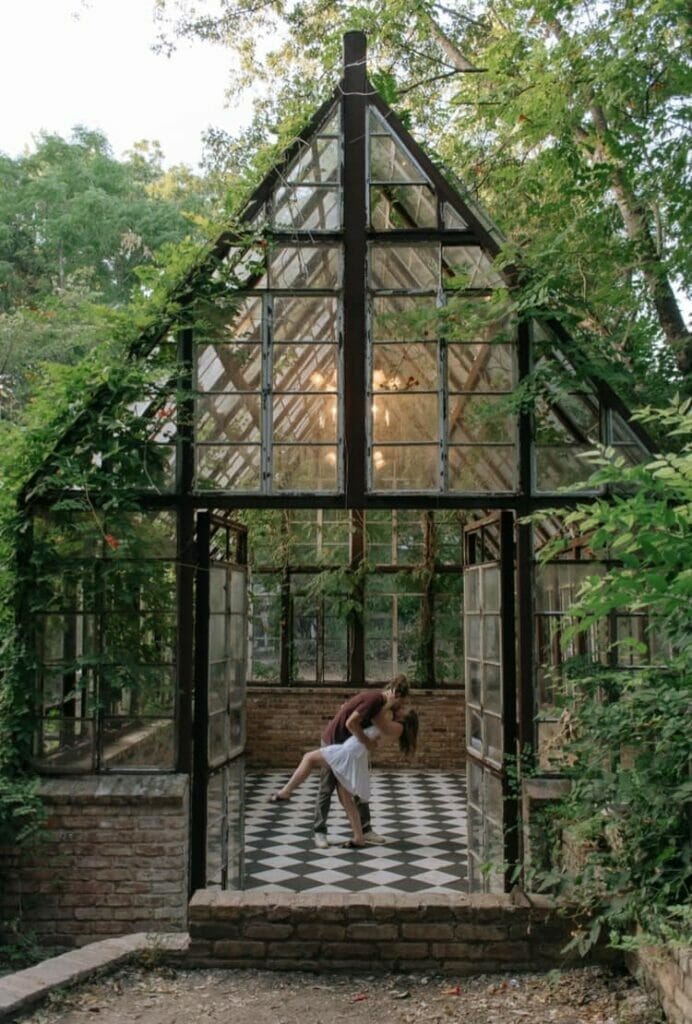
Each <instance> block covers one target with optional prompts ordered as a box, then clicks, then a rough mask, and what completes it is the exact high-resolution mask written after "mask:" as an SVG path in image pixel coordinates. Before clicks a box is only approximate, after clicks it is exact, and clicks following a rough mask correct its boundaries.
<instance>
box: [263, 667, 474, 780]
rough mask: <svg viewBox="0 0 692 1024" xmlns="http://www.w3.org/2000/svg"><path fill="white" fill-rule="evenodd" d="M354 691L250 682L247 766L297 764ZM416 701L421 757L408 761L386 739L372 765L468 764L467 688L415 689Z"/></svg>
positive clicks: (435, 766) (436, 766)
mask: <svg viewBox="0 0 692 1024" xmlns="http://www.w3.org/2000/svg"><path fill="white" fill-rule="evenodd" d="M354 692H355V691H354V690H349V689H345V688H340V687H328V688H327V687H325V688H322V687H319V688H318V687H305V688H302V687H301V688H298V687H296V688H290V687H286V688H282V687H272V686H251V687H250V688H249V690H248V695H247V746H246V755H247V764H248V766H249V767H251V768H260V767H261V768H293V767H294V766H295V765H296V764H297V763H298V761H299V760H300V758H301V756H302V755H303V754H304V753H305V751H306V750H312V749H314V748H315V747H318V746H319V742H320V735H321V733H322V730H323V729H324V726H325V725H326V724H327V722H328V721H329V720H330V718H332V717H333V716H334V713H335V712H336V710H337V708H338V707H339V705H340V704H342V703H343V701H345V700H347V699H348V697H350V696H352V695H353V693H354ZM411 700H412V703H413V706H414V707H415V709H416V711H417V712H418V715H419V718H420V733H419V738H418V752H417V754H416V757H415V758H414V759H413V760H411V761H408V760H404V759H403V757H402V755H401V754H400V753H399V747H398V745H397V744H396V743H392V742H391V741H390V742H382V743H380V746H379V750H378V752H377V753H376V755H375V756H374V757H373V765H375V767H390V766H391V767H394V766H399V767H401V766H404V765H405V766H407V767H413V768H430V769H436V770H438V771H449V770H450V769H453V768H463V767H464V765H465V763H466V759H465V755H464V707H465V705H464V694H463V691H461V690H414V691H413V692H412V694H411Z"/></svg>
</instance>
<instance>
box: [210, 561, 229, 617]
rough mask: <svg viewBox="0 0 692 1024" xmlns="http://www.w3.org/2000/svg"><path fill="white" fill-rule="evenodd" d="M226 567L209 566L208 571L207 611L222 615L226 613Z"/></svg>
mask: <svg viewBox="0 0 692 1024" xmlns="http://www.w3.org/2000/svg"><path fill="white" fill-rule="evenodd" d="M226 607H227V601H226V567H225V566H220V565H211V567H210V569H209V611H210V612H212V614H217V615H223V614H224V613H225V611H226Z"/></svg>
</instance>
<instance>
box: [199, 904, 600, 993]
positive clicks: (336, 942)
mask: <svg viewBox="0 0 692 1024" xmlns="http://www.w3.org/2000/svg"><path fill="white" fill-rule="evenodd" d="M571 927H572V923H571V922H570V921H569V919H567V918H565V917H564V916H560V915H558V914H557V912H556V909H555V906H554V904H553V903H552V902H551V901H550V900H547V899H545V898H543V897H533V896H532V897H531V903H530V904H529V902H528V900H526V899H525V898H523V899H520V900H519V901H517V900H515V899H513V897H512V896H509V895H507V896H462V895H453V896H445V895H441V894H440V895H437V894H425V895H422V894H419V895H414V894H408V893H407V894H401V895H395V894H392V893H361V894H358V895H356V894H351V893H349V894H345V893H321V894H317V893H257V892H255V893H253V892H251V891H248V892H211V891H209V890H199V891H198V892H196V893H195V894H194V896H193V898H192V901H191V903H190V920H189V931H190V940H191V941H190V946H189V948H188V951H187V953H186V957H185V959H186V961H187V962H188V963H190V964H196V965H199V966H209V965H215V966H226V967H262V968H267V969H270V970H314V971H328V970H358V971H360V970H366V971H367V972H368V973H372V972H373V971H391V970H406V971H409V970H424V971H437V972H441V973H445V974H454V975H464V974H481V973H484V972H489V971H510V970H512V971H514V970H532V971H535V970H542V969H544V968H553V967H564V965H565V956H564V954H563V953H562V952H561V950H562V948H563V947H564V945H565V944H566V942H567V940H568V938H569V934H570V928H571ZM614 959H615V955H614V954H612V953H610V952H609V951H607V950H605V949H603V948H600V949H597V950H595V951H594V954H593V957H592V958H591V962H593V961H594V960H596V961H599V962H603V961H610V962H612V961H613V960H614Z"/></svg>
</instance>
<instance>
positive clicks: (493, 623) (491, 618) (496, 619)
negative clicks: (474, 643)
mask: <svg viewBox="0 0 692 1024" xmlns="http://www.w3.org/2000/svg"><path fill="white" fill-rule="evenodd" d="M483 657H484V658H490V659H491V660H492V661H499V660H500V616H499V615H484V616H483Z"/></svg>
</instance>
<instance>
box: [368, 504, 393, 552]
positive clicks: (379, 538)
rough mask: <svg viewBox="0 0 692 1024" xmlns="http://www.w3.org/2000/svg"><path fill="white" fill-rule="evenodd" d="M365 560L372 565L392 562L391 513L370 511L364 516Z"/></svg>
mask: <svg viewBox="0 0 692 1024" xmlns="http://www.w3.org/2000/svg"><path fill="white" fill-rule="evenodd" d="M365 529H366V552H367V559H368V561H369V562H372V563H373V564H374V565H391V564H392V563H393V561H394V558H395V554H394V543H393V530H392V513H391V512H381V511H378V510H376V509H370V510H368V512H367V513H366V515H365Z"/></svg>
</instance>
